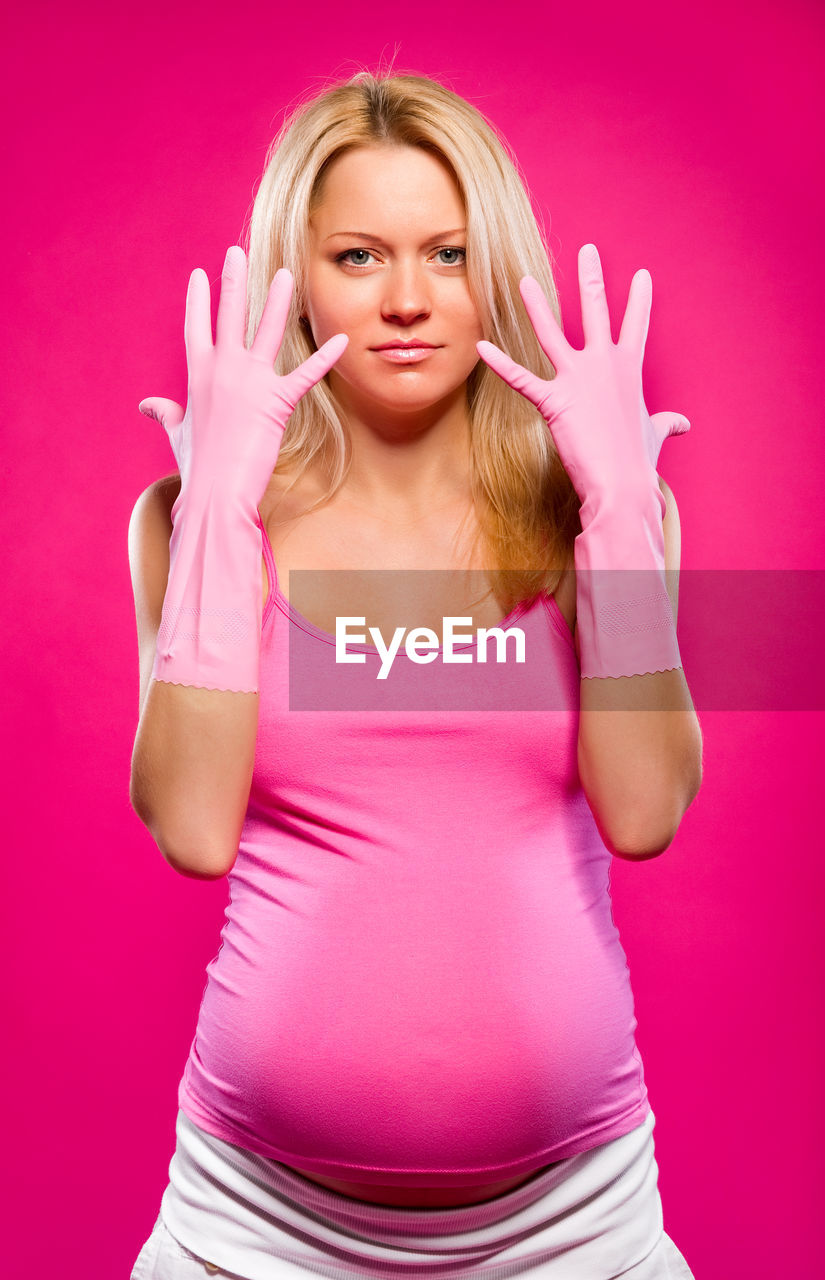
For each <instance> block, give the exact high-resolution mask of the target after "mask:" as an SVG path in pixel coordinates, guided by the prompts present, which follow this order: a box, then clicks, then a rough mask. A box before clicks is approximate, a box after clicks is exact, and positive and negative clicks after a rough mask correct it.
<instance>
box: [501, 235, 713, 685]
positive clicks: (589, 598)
mask: <svg viewBox="0 0 825 1280" xmlns="http://www.w3.org/2000/svg"><path fill="white" fill-rule="evenodd" d="M578 267H579V289H580V293H581V306H582V325H583V328H584V339H585V345H584V348H583V349H582V350H581V351H577V350H576V349H575V348H574V347H571V346H570V344H569V342H568V341H567V339H566V338H565V337H564V335H563V333H562V331H561V329H560V328H559V326H558V324H557V323H556V320H555V318H554V316H553V313H552V311H551V309H550V304H549V303H548V301H547V299H546V298H545V296H544V293H543V292H542V289H541V286H540V285H539V284H538V282H537V281H536V280H534V279H533V277H532V276H524V277H523V278H522V280H521V283H520V286H519V289H520V292H521V296H522V299H523V301H524V305H525V307H526V309H527V314H528V315H529V317H530V320H531V323H532V325H533V328H534V329H535V331H536V337H537V338H538V340H539V343H540V345H541V348H542V350H543V351H544V353H545V355H546V356H547V357H548V359H549V360H550V361H551V362H552V364H553V366H554V368H555V370H556V377H555V378H553V379H551V380H550V381H547V380H546V379H544V378H539V377H537V376H536V375H535V374H533V373H530V371H529V370H527V369H525V368H523V367H522V366H521V365H519V364H516V363H515V361H514V360H511V359H510V357H509V356H507V355H505V353H504V352H503V351H501V350H500V349H499V348H498V347H496V346H494V345H493V344H492V343H490V342H479V343H478V344H477V350H478V353H479V355H480V356H481V358H482V359H483V360H484V361H485V362H486V363H487V364H488V365H489V366H490V368H491V369H493V370H494V371H495V372H496V373H497V374H498V375H499V377H501V378H503V379H504V381H505V382H506V383H508V384H509V385H510V386H511V387H513V388H514V390H516V391H518V392H520V393H521V395H523V396H525V397H526V399H528V400H529V401H530V402H531V404H534V405H535V406H536V408H537V409H538V410H539V412H540V413H541V414H542V416H543V417H544V419H545V421H546V423H547V426H548V427H549V429H550V433H551V435H552V437H553V441H554V443H555V445H556V448H557V450H558V453H559V456H560V458H561V461H562V463H563V465H564V468H565V470H566V471H567V474H568V475H569V477H570V480H571V482H572V484H573V486H574V488H575V490H576V492H577V494H578V495H579V498H580V499H581V503H582V505H581V510H580V513H579V515H580V520H581V525H582V532H581V533H580V534H579V536H578V537H577V538H576V542H575V548H574V562H575V568H576V615H577V626H578V635H579V650H580V655H581V674H582V677H585V678H588V677H592V676H598V677H604V676H630V675H644V674H645V673H646V672H654V671H668V670H672V669H674V668H676V667H681V665H682V660H681V657H680V655H679V646H678V643H677V640H676V624H675V622H674V619H673V608H672V605H671V603H670V597H669V596H668V593H667V588H666V586H665V577H664V573H665V544H664V527H663V524H662V519H663V516H664V513H665V510H666V504H665V499H664V495H663V494H662V492H661V490H660V488H659V482H658V474H657V471H656V464H657V462H658V458H659V452H660V450H661V447H662V443H663V442H664V440H665V439H666V437H667V436H670V435H681V434H683V433H684V432H686V431H688V430H689V429H690V423H689V422H688V420H687V418H685V417H683V416H682V415H681V414H679V413H656V414H654V415H653V416H652V417H651V416H650V414H648V412H647V409H646V408H645V403H644V396H643V393H642V360H643V357H644V348H645V341H646V339H647V330H648V324H649V321H650V307H651V299H652V282H651V278H650V272H648V271H645V270H641V271H637V272H636V274H635V275H634V277H633V280H632V281H631V284H630V292H629V295H628V302H627V308H626V310H625V314H624V319H623V321H622V328H621V333H620V335H619V341H618V343H614V342H613V339H612V336H611V332H610V315H609V313H608V309H607V298H606V296H605V288H604V279H603V277H602V268H601V262H600V260H599V254H598V250H597V249H596V246H595V245H593V244H586V245H584V246H583V247H582V248H581V249H580V250H579V261H578ZM629 570H633V571H637V572H628V571H629Z"/></svg>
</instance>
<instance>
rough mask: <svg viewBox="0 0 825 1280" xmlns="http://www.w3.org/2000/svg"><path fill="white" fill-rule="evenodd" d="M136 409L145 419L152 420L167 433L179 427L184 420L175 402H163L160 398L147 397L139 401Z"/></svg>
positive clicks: (179, 407)
mask: <svg viewBox="0 0 825 1280" xmlns="http://www.w3.org/2000/svg"><path fill="white" fill-rule="evenodd" d="M138 409H139V410H140V412H141V413H142V414H144V415H145V416H146V417H147V418H154V420H155V422H159V423H160V425H161V426H162V427H164V428H165V429H166V430H167V431H173V430H174V428H175V427H179V426H180V424H181V423H182V422H183V419H184V410H183V408H182V407H181V406H180V405H179V404H178V403H177V402H176V401H175V400H164V399H163V397H162V396H147V397H146V399H145V400H141V402H140V404H139V405H138Z"/></svg>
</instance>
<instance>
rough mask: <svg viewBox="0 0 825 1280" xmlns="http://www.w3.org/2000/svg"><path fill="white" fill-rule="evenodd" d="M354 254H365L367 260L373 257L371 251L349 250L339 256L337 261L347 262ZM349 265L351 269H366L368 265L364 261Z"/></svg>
mask: <svg viewBox="0 0 825 1280" xmlns="http://www.w3.org/2000/svg"><path fill="white" fill-rule="evenodd" d="M352 253H363V255H364V257H365V258H371V257H372V254H371V253H370V251H369V249H347V250H346V252H345V253H339V254H338V257H337V259H336V261H337V262H344V261H346V259H347V258H349V256H350V254H352ZM349 265H350V266H351V267H365V266H366V265H367V263H366V262H364V261H363V260H362V261H361V262H351V263H350V264H349Z"/></svg>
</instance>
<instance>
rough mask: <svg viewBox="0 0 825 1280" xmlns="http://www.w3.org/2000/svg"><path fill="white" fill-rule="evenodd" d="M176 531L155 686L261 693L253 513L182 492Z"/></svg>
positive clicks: (220, 498)
mask: <svg viewBox="0 0 825 1280" xmlns="http://www.w3.org/2000/svg"><path fill="white" fill-rule="evenodd" d="M172 526H173V527H172V536H171V538H170V540H169V578H168V581H167V585H166V595H165V598H164V601H163V612H162V616H161V623H160V628H159V630H158V638H157V646H156V650H155V659H154V664H153V667H152V678H153V679H154V680H162V681H164V682H166V683H167V684H184V685H191V686H192V687H194V688H199V689H216V690H224V691H227V692H233V693H257V692H258V680H259V672H260V649H261V616H262V599H261V596H262V591H261V556H262V538H261V531H260V528H259V527H258V524H257V522H256V520H255V518H254V516H253V514H252V512H251V511H250V510H248V509H246V507H245V505H244V504H242V503H240V502H233V501H232V500H231V499H230V498H228V497H227V495H226V494H225V493H223V494H217V493H215V492H214V490H212V491H209V492H208V493H206V494H203V493H200V494H198V496H193V495H192V493H191V492H190V493H185V492H184V490H181V493H180V494H179V496H178V498H177V500H176V502H175V505H174V506H173V508H172Z"/></svg>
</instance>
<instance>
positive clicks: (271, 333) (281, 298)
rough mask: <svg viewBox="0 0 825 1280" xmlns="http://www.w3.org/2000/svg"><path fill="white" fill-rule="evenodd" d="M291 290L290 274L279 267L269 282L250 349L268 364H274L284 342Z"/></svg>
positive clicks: (285, 269) (291, 280)
mask: <svg viewBox="0 0 825 1280" xmlns="http://www.w3.org/2000/svg"><path fill="white" fill-rule="evenodd" d="M292 288H293V279H292V272H291V271H288V270H287V268H286V267H281V268H280V269H279V270H278V271H276V272H275V275H274V276H273V277H272V280H271V282H270V285H269V293H268V294H267V296H266V304H265V306H264V313H263V315H262V316H261V323H260V324H259V325H258V332H257V333H256V334H255V339H254V341H253V343H252V346H251V348H250V350H251V351H253V352H254V353H255V355H256V356H260V358H261V359H262V360H266V361H267V362H268V363H269V364H274V363H275V358H276V356H277V354H278V352H279V351H280V349H281V343H282V342H283V340H284V331H285V329H286V322H287V317H288V316H289V308H290V305H291V303H292Z"/></svg>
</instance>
